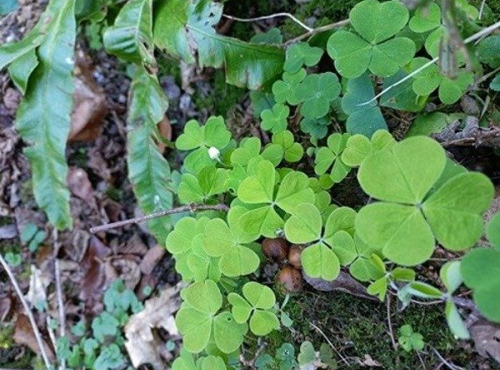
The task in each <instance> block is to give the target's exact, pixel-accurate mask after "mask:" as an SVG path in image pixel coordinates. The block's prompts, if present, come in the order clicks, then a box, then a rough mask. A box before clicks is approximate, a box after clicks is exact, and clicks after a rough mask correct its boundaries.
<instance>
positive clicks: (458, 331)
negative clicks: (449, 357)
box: [444, 300, 470, 339]
mask: <svg viewBox="0 0 500 370" xmlns="http://www.w3.org/2000/svg"><path fill="white" fill-rule="evenodd" d="M444 313H445V315H446V322H447V323H448V327H449V328H450V330H451V332H452V333H453V335H454V336H455V338H459V339H470V334H469V330H468V329H467V325H466V324H465V322H464V320H463V319H462V317H461V316H460V313H459V312H458V309H457V306H455V303H453V301H452V300H447V301H446V307H445V309H444Z"/></svg>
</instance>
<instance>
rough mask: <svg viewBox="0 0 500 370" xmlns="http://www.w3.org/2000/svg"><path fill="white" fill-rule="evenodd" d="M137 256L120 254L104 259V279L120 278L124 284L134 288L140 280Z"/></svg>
mask: <svg viewBox="0 0 500 370" xmlns="http://www.w3.org/2000/svg"><path fill="white" fill-rule="evenodd" d="M139 261H140V259H139V257H137V256H134V255H133V254H120V255H117V256H112V257H109V258H107V259H106V266H105V270H106V280H108V281H112V280H116V279H121V280H122V281H123V282H124V283H125V286H126V287H127V288H129V289H131V290H134V289H135V287H136V286H137V284H139V281H140V280H141V269H140V268H139Z"/></svg>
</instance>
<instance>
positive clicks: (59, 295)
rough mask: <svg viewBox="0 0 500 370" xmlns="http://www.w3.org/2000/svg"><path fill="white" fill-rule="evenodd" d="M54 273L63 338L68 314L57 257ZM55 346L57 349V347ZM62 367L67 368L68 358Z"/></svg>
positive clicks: (60, 333) (62, 363) (60, 335)
mask: <svg viewBox="0 0 500 370" xmlns="http://www.w3.org/2000/svg"><path fill="white" fill-rule="evenodd" d="M54 273H55V275H56V293H57V308H58V312H59V337H60V338H62V337H64V336H65V335H66V314H65V313H64V301H63V295H62V285H61V268H60V265H59V260H58V259H57V258H56V260H55V262H54ZM55 348H56V349H57V347H55ZM60 369H62V370H64V369H66V360H62V361H61V366H60Z"/></svg>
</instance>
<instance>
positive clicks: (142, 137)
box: [127, 67, 172, 244]
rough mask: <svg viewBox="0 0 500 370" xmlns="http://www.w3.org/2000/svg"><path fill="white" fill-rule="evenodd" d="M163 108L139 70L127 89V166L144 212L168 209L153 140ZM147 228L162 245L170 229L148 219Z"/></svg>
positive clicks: (152, 80)
mask: <svg viewBox="0 0 500 370" xmlns="http://www.w3.org/2000/svg"><path fill="white" fill-rule="evenodd" d="M167 108H168V102H167V97H166V96H165V94H164V92H163V90H162V89H161V86H160V85H159V83H158V80H157V79H156V77H154V76H151V75H149V74H148V73H147V72H146V71H145V70H144V68H141V67H139V68H138V69H137V72H136V74H135V76H134V79H133V81H132V86H131V101H130V106H129V117H128V125H129V132H128V135H127V141H128V143H127V146H128V157H127V163H128V171H129V179H130V181H131V182H132V185H133V187H134V193H135V195H136V197H137V199H138V201H139V205H140V207H141V209H142V210H143V212H145V213H151V212H155V211H159V210H163V209H168V208H172V193H171V192H170V191H169V183H170V166H169V165H168V162H167V161H166V160H165V158H164V157H163V155H162V154H161V152H160V151H159V149H158V146H157V145H156V143H155V141H154V139H153V138H154V137H155V136H156V137H157V135H158V130H157V128H156V124H157V123H158V122H160V121H161V120H162V119H163V116H164V114H165V111H166V110H167ZM149 227H150V229H151V231H152V232H153V233H154V234H155V235H156V237H157V239H158V241H159V242H160V243H162V244H163V243H164V242H165V239H166V237H167V234H168V232H169V230H170V225H169V222H168V219H167V220H166V219H165V218H161V219H155V220H152V221H150V222H149Z"/></svg>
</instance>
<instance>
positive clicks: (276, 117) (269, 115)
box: [260, 103, 290, 133]
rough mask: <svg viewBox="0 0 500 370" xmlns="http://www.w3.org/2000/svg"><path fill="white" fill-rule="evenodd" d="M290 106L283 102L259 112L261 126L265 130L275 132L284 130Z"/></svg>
mask: <svg viewBox="0 0 500 370" xmlns="http://www.w3.org/2000/svg"><path fill="white" fill-rule="evenodd" d="M289 114H290V108H288V106H286V105H284V104H280V103H278V104H275V105H274V107H273V109H272V110H271V109H266V110H264V111H262V113H261V114H260V118H261V119H262V122H261V127H262V129H264V130H266V131H271V132H272V133H277V132H281V131H284V130H286V128H287V126H288V120H287V118H288V115H289Z"/></svg>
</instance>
